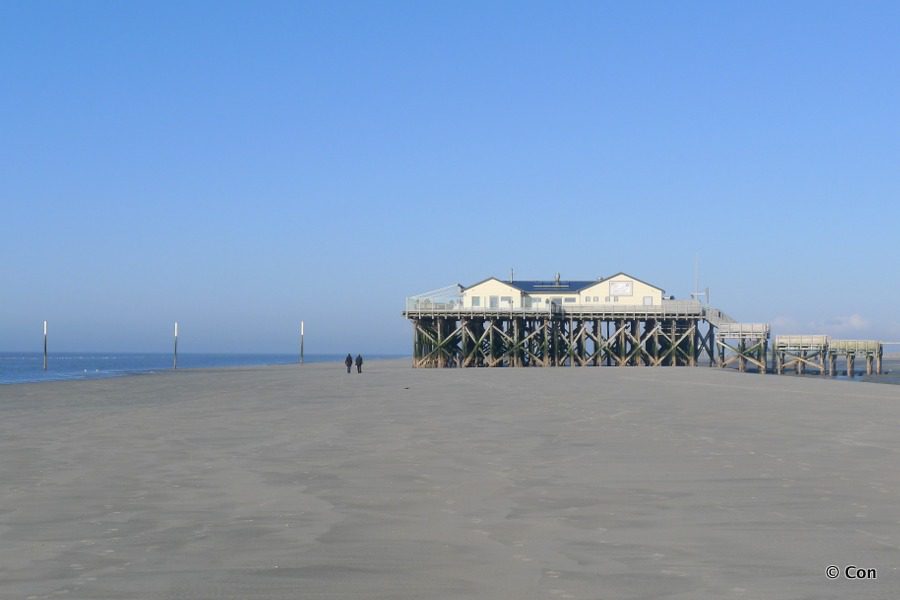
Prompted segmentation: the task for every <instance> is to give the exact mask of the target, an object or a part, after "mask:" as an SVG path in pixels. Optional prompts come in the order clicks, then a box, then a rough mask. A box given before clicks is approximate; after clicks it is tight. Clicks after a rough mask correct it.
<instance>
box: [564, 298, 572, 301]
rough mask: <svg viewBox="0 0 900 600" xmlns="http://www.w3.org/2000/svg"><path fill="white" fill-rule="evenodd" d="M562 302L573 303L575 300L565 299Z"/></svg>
mask: <svg viewBox="0 0 900 600" xmlns="http://www.w3.org/2000/svg"><path fill="white" fill-rule="evenodd" d="M563 302H575V298H565V299H563Z"/></svg>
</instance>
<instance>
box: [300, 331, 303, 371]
mask: <svg viewBox="0 0 900 600" xmlns="http://www.w3.org/2000/svg"><path fill="white" fill-rule="evenodd" d="M300 364H301V365H302V364H303V321H300Z"/></svg>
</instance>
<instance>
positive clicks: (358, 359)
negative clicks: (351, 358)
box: [356, 354, 362, 373]
mask: <svg viewBox="0 0 900 600" xmlns="http://www.w3.org/2000/svg"><path fill="white" fill-rule="evenodd" d="M356 372H357V373H362V354H357V355H356Z"/></svg>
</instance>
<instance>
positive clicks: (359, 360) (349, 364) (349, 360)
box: [344, 353, 363, 373]
mask: <svg viewBox="0 0 900 600" xmlns="http://www.w3.org/2000/svg"><path fill="white" fill-rule="evenodd" d="M344 364H345V365H347V372H348V373H349V372H350V367H352V366H353V357H352V356H351V355H350V354H349V353H348V354H347V358H345V359H344ZM362 364H363V359H362V354H357V355H356V372H357V373H362Z"/></svg>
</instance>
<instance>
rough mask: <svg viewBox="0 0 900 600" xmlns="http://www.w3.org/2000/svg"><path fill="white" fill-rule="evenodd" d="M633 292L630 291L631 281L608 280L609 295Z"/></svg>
mask: <svg viewBox="0 0 900 600" xmlns="http://www.w3.org/2000/svg"><path fill="white" fill-rule="evenodd" d="M632 294H633V291H632V282H631V281H610V282H609V295H610V296H631V295H632Z"/></svg>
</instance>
